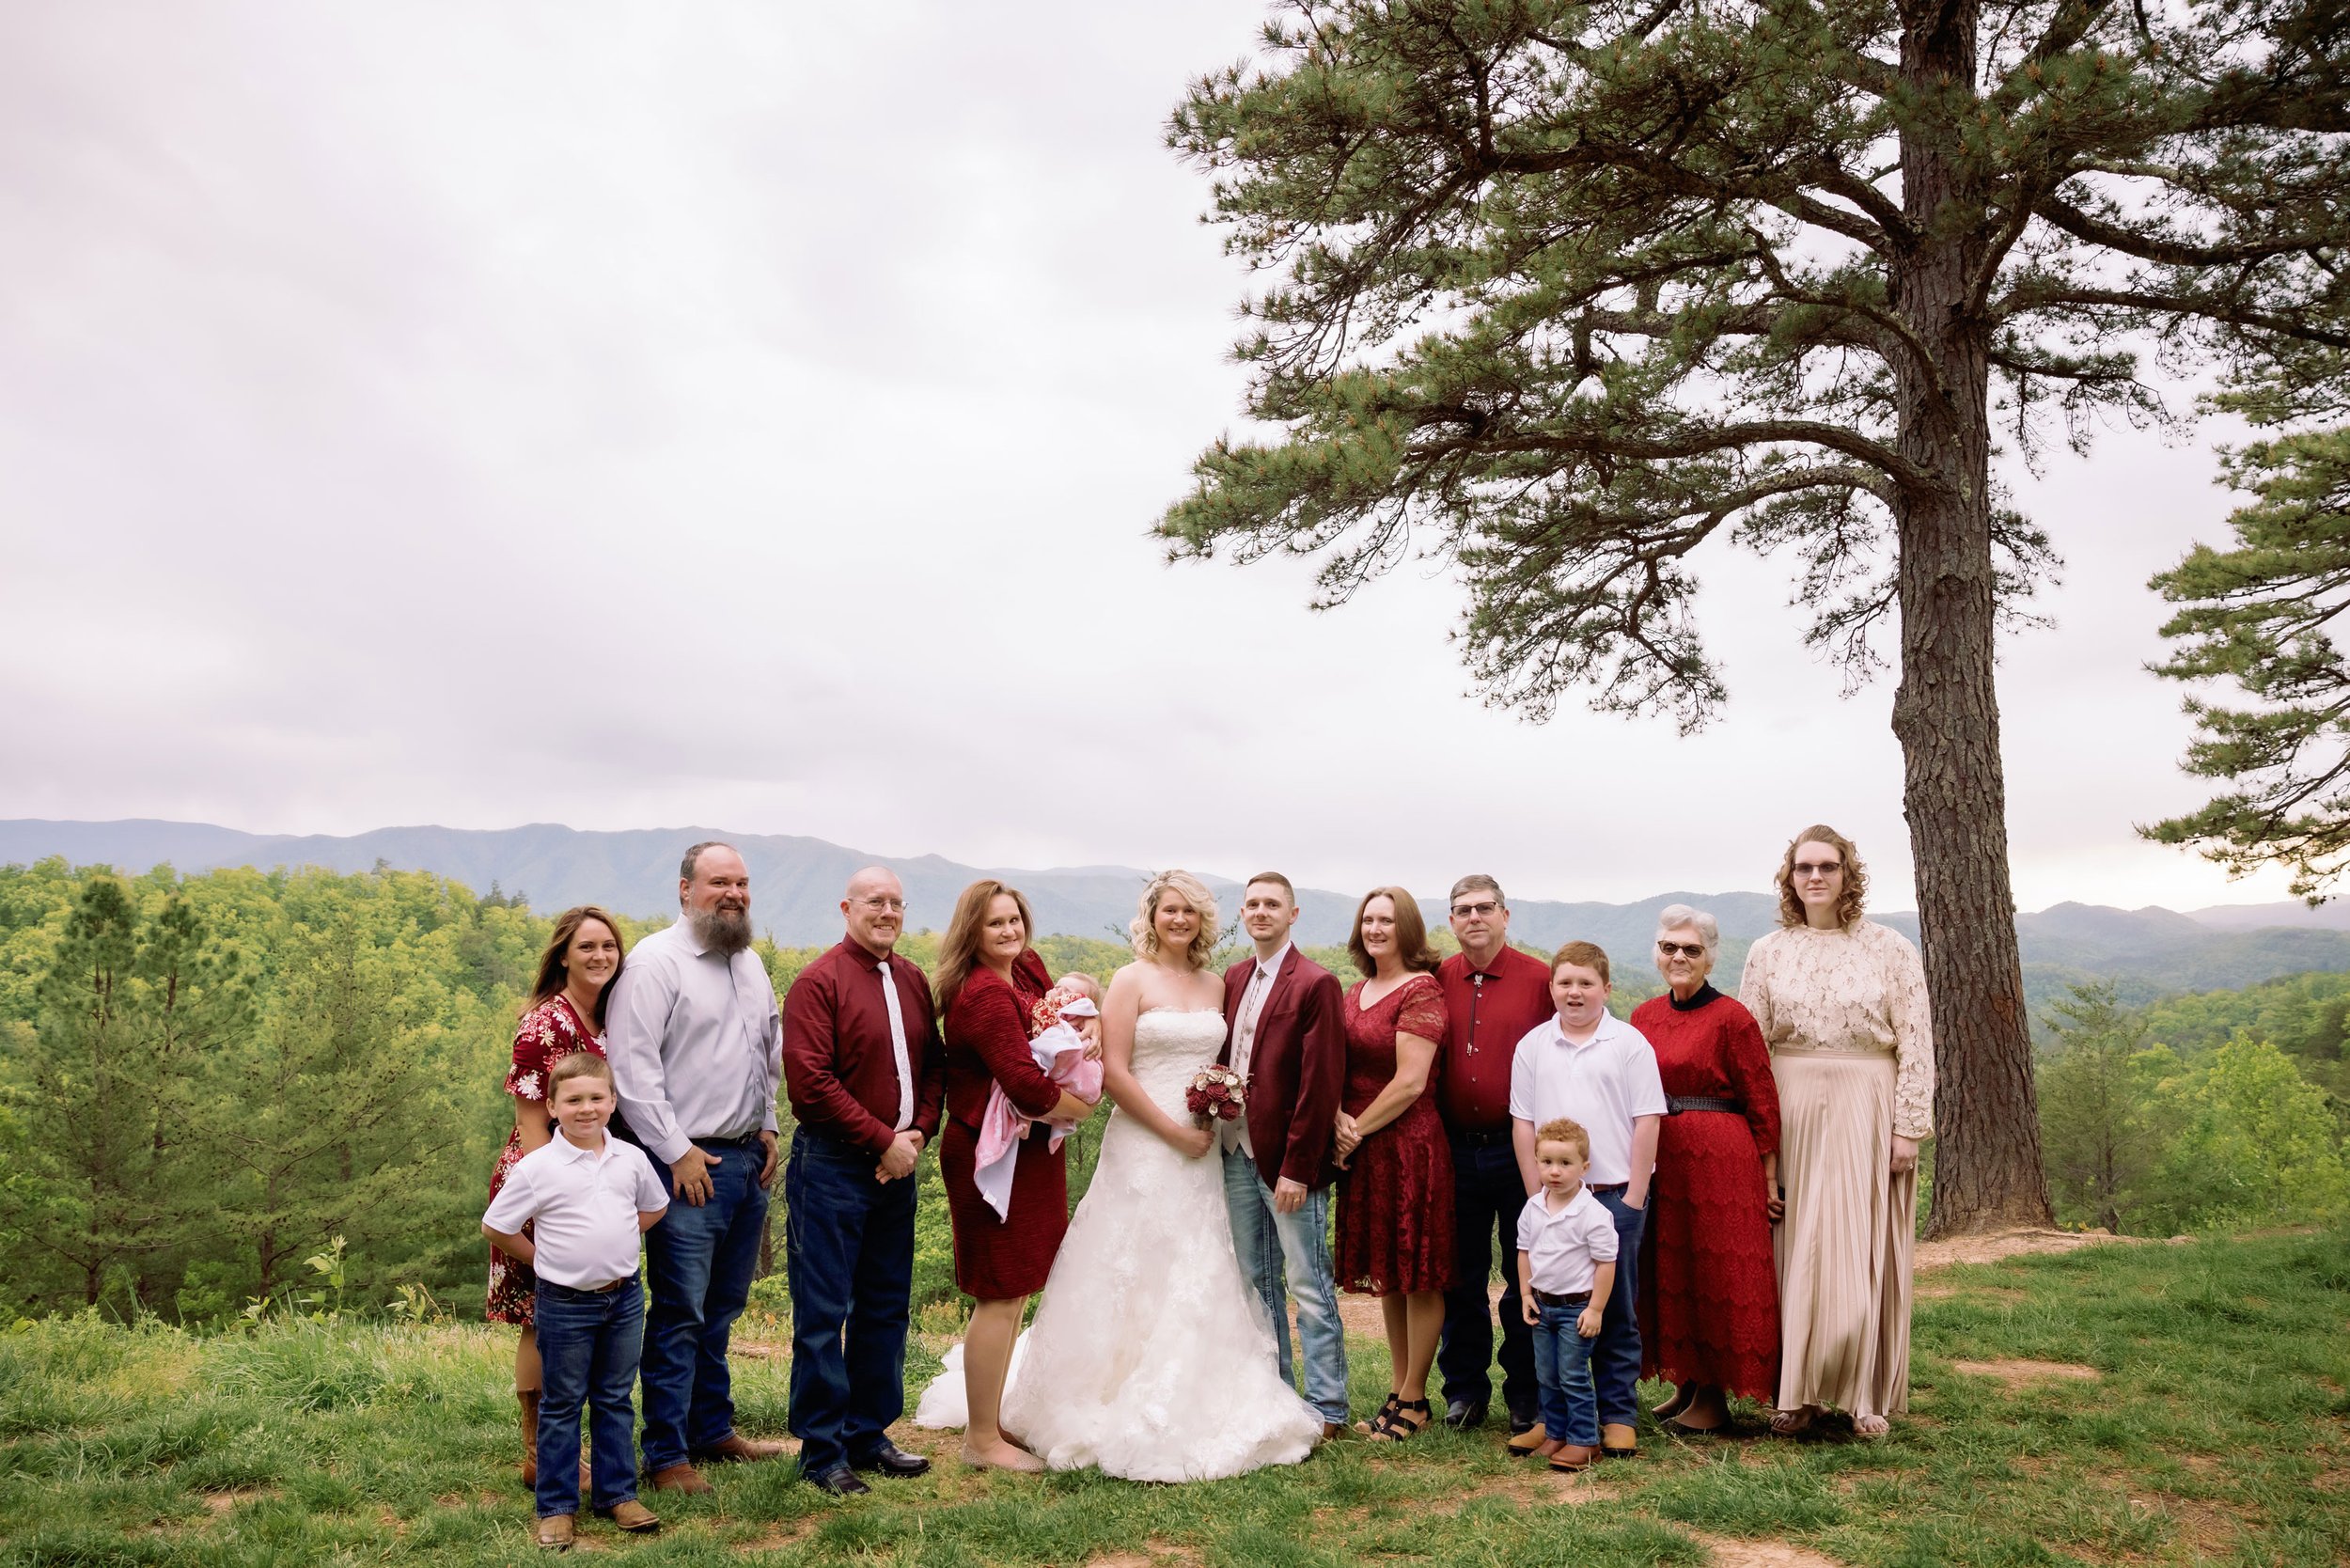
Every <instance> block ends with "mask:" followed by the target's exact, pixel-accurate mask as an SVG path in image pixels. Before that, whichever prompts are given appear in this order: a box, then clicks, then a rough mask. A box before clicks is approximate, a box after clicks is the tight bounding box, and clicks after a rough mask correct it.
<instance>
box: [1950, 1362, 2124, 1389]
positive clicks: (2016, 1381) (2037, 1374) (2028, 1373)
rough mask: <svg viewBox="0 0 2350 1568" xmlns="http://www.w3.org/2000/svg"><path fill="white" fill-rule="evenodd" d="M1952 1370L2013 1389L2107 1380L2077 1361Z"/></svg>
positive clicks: (1957, 1365)
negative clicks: (1983, 1378)
mask: <svg viewBox="0 0 2350 1568" xmlns="http://www.w3.org/2000/svg"><path fill="white" fill-rule="evenodd" d="M1951 1368H1952V1370H1954V1371H1957V1372H1968V1373H1971V1374H1973V1375H1974V1376H1976V1377H1996V1378H1998V1380H1999V1381H2000V1382H2001V1383H2004V1384H2006V1385H2007V1386H2008V1387H2009V1388H2023V1387H2025V1386H2026V1385H2027V1384H2032V1383H2047V1382H2073V1383H2094V1382H2095V1381H2096V1380H2097V1379H2098V1378H2100V1377H2102V1376H2104V1375H2105V1374H2104V1373H2103V1372H2099V1371H2098V1370H2097V1369H2096V1368H2094V1367H2084V1366H2082V1365H2081V1364H2080V1363H2079V1362H2077V1361H2022V1360H2014V1359H2002V1360H1998V1361H1953V1362H1951Z"/></svg>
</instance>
